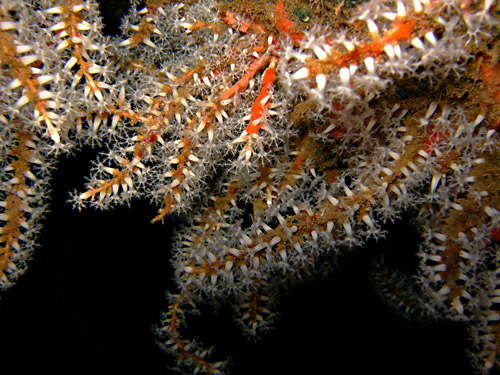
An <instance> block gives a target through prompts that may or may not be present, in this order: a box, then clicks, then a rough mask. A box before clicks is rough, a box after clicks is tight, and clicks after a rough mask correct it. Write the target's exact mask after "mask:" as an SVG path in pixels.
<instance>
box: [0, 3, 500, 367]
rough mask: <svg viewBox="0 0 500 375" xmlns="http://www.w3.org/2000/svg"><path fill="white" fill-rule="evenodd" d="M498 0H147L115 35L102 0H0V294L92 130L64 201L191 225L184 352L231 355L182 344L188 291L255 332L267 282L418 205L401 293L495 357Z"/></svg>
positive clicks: (172, 345) (312, 265)
mask: <svg viewBox="0 0 500 375" xmlns="http://www.w3.org/2000/svg"><path fill="white" fill-rule="evenodd" d="M332 4H333V5H332ZM499 14H500V7H499V5H498V2H495V1H493V0H478V1H475V0H412V1H409V0H397V1H394V2H393V1H383V0H372V1H367V2H364V3H361V4H359V5H357V6H352V7H350V8H349V7H345V6H343V2H342V3H340V2H337V3H335V2H328V1H324V2H319V1H315V2H312V3H311V4H310V8H307V7H306V6H304V5H302V6H301V5H300V4H299V3H298V2H291V1H290V2H288V1H287V2H281V1H279V2H273V1H260V2H244V1H224V2H220V3H219V2H217V1H212V0H203V1H189V2H185V3H183V2H175V1H166V0H165V1H161V0H160V1H152V0H151V1H146V6H145V7H139V6H138V3H136V2H134V3H133V4H132V6H131V11H130V14H129V15H128V16H127V17H126V18H125V19H124V21H123V25H122V29H123V33H122V35H121V37H120V38H110V37H106V36H103V35H102V33H101V31H100V30H101V28H102V23H101V19H100V16H99V13H98V10H97V4H96V3H95V2H94V1H83V0H67V1H64V0H62V1H58V2H51V1H48V0H47V1H45V0H41V1H10V0H3V1H2V2H1V8H0V46H1V48H0V62H1V73H0V74H1V76H0V77H1V85H2V92H1V94H0V106H1V115H0V122H1V130H0V141H1V148H0V150H1V163H2V164H1V167H2V176H1V185H0V191H1V193H0V194H1V204H0V207H1V208H0V210H1V213H0V220H1V223H2V224H1V225H2V228H1V232H0V233H1V248H0V283H1V284H0V285H1V287H2V289H6V288H9V287H11V286H12V284H13V283H14V282H15V281H16V279H17V278H18V276H19V275H20V274H22V273H23V271H24V270H25V268H26V263H27V261H28V260H29V257H30V255H31V253H32V249H33V247H34V241H35V240H36V235H37V233H38V232H39V231H40V228H41V225H40V219H41V218H42V217H43V214H44V210H45V209H46V203H45V197H46V195H47V191H48V180H49V176H50V172H51V170H52V169H53V168H54V166H55V164H54V161H55V160H56V158H57V156H58V155H60V154H62V153H66V152H68V151H70V150H73V149H74V148H75V147H78V146H81V145H84V144H91V145H100V146H103V145H104V146H107V148H108V151H107V152H104V153H102V154H100V156H99V158H98V161H97V162H96V164H95V168H94V169H93V170H92V171H91V177H90V179H89V182H88V184H87V186H86V187H85V189H84V191H83V192H80V193H75V194H73V195H72V198H71V202H72V203H73V204H74V205H75V206H76V207H78V208H80V209H81V208H83V207H85V206H87V205H88V206H92V207H97V208H101V209H105V208H109V207H112V206H115V205H119V204H124V203H127V202H129V201H130V200H131V199H134V198H136V197H140V198H145V199H147V200H149V201H151V202H154V203H156V204H157V205H158V206H159V211H158V216H157V217H155V218H152V221H153V222H157V221H162V220H163V218H164V217H165V216H166V215H178V216H181V217H184V218H186V224H185V225H184V226H183V227H182V228H181V230H179V231H178V234H177V237H176V241H175V246H174V247H175V252H174V254H175V255H174V258H173V259H172V262H173V264H174V266H175V276H176V280H177V284H178V290H176V291H172V293H171V294H170V306H169V309H168V311H167V312H166V313H165V315H164V317H163V319H162V322H161V325H160V326H159V327H158V330H157V332H158V336H159V337H160V340H161V342H162V344H161V345H162V347H164V348H165V349H166V350H167V351H169V352H171V353H173V354H174V355H175V356H176V358H177V360H178V365H179V367H183V368H186V369H187V370H188V371H190V370H192V371H200V372H207V373H219V372H223V369H224V365H225V363H223V362H218V363H211V362H210V360H209V358H208V355H207V351H206V350H203V349H202V348H201V347H199V345H198V344H195V343H194V342H193V341H191V340H189V339H187V338H184V337H183V335H182V323H183V320H184V311H185V310H186V309H188V310H189V308H190V306H192V305H194V304H196V303H198V304H199V303H202V302H203V300H204V299H230V300H231V301H232V302H234V304H235V306H237V307H236V308H235V313H236V314H238V315H239V320H240V322H241V325H242V327H243V328H244V329H245V330H246V332H247V333H249V334H251V335H257V334H258V333H259V332H260V331H262V330H264V329H266V328H267V327H268V326H269V324H270V322H271V320H272V318H273V312H272V309H271V305H272V302H273V299H274V298H275V297H276V295H277V292H278V289H279V285H282V284H283V282H285V281H287V280H291V279H293V278H295V277H297V276H298V275H307V274H309V273H313V271H314V270H317V269H318V268H321V266H322V264H324V263H325V262H328V259H331V258H334V257H336V256H337V255H338V254H342V253H344V252H346V251H348V250H349V249H350V248H352V247H354V246H359V245H362V244H363V243H364V242H365V241H366V240H367V239H369V238H375V239H377V238H380V237H383V236H384V231H383V229H382V225H383V224H384V223H386V222H387V221H394V220H397V219H398V218H399V217H400V215H401V214H402V213H403V212H406V211H408V210H411V211H412V212H414V216H415V219H414V225H415V226H417V227H418V230H419V231H420V233H421V236H422V238H423V243H422V244H421V248H420V252H419V256H420V269H419V272H418V277H416V278H415V283H416V284H415V286H413V287H412V288H411V293H410V291H409V290H407V291H406V292H405V290H398V292H397V293H395V294H394V296H395V297H394V298H395V299H396V301H395V303H396V304H398V303H399V304H403V300H404V301H405V303H407V305H404V306H402V308H403V309H407V310H411V311H416V312H417V313H420V314H427V315H439V316H444V317H447V318H450V319H454V320H463V321H465V322H466V323H467V324H468V326H469V328H470V333H471V335H472V337H473V341H474V343H475V348H474V350H473V352H472V358H473V361H474V363H475V364H476V367H477V369H478V370H479V371H482V372H488V370H490V369H491V368H492V367H493V366H495V365H496V366H498V363H499V361H498V358H499V353H500V352H499V340H500V257H499V253H498V250H499V244H500V243H499V242H500V227H499V226H500V200H499V187H500V181H499V176H500V164H499V161H500V146H499V145H500V142H499V139H498V137H499V136H498V134H497V130H498V127H499V125H500V106H498V100H499V99H500V80H499V78H498V77H500V63H499V61H498V60H499V58H500V41H499V39H498V38H497V36H498V35H499V32H500V28H499V25H500V17H499ZM387 275H388V273H385V274H384V273H382V274H380V276H379V279H380V280H379V281H380V283H382V284H383V285H384V283H385V285H386V287H385V288H382V289H384V292H386V293H390V292H391V291H394V289H395V288H397V287H398V285H399V284H398V283H397V282H394V281H393V280H392V277H395V276H394V275H392V276H390V277H389V276H387ZM417 289H418V292H417V291H416V290H417ZM401 295H404V296H405V298H404V299H400V300H397V298H396V296H399V297H401Z"/></svg>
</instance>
